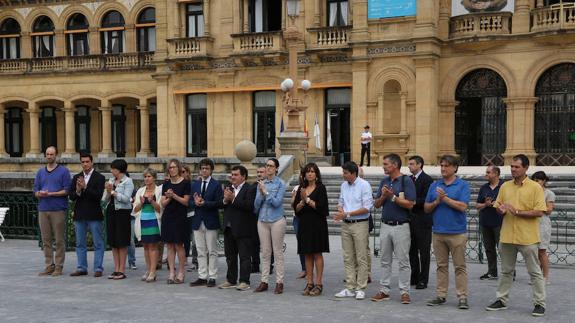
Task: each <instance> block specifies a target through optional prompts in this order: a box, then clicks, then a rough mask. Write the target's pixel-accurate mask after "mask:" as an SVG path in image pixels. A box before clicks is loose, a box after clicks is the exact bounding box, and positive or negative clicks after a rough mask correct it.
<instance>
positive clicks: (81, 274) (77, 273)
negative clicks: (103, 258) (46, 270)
mask: <svg viewBox="0 0 575 323" xmlns="http://www.w3.org/2000/svg"><path fill="white" fill-rule="evenodd" d="M86 275H88V272H87V271H80V270H76V271H74V272H72V273H71V274H70V276H72V277H78V276H86Z"/></svg>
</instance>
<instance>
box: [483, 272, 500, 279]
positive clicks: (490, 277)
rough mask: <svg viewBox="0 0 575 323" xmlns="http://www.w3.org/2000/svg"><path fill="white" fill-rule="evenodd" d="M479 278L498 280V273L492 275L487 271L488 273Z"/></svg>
mask: <svg viewBox="0 0 575 323" xmlns="http://www.w3.org/2000/svg"><path fill="white" fill-rule="evenodd" d="M479 279H481V280H486V279H489V280H496V279H497V275H492V274H490V273H487V274H485V275H483V276H481V277H479Z"/></svg>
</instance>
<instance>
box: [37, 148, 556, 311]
mask: <svg viewBox="0 0 575 323" xmlns="http://www.w3.org/2000/svg"><path fill="white" fill-rule="evenodd" d="M56 155H57V150H56V148H55V147H49V148H48V149H47V150H46V160H47V163H48V164H47V166H46V167H45V168H42V169H40V170H39V171H38V173H37V175H36V180H35V183H34V194H35V196H36V197H37V198H38V200H39V204H38V211H39V221H40V228H41V232H42V242H43V247H44V254H45V264H46V267H45V269H44V271H42V272H41V273H40V275H52V276H58V275H61V274H62V268H63V264H64V255H65V254H64V236H63V235H64V231H65V230H64V224H65V211H66V209H67V207H68V197H69V198H70V200H72V201H74V202H75V204H74V220H75V227H76V244H77V245H76V252H77V255H78V266H77V269H76V271H74V272H73V273H72V274H71V276H82V275H87V267H88V266H87V259H86V232H87V230H90V231H91V233H92V236H93V240H94V249H95V254H94V276H96V277H100V276H102V272H103V264H102V263H103V255H104V238H103V218H104V215H103V213H102V209H101V207H100V203H103V205H104V210H105V214H106V219H107V221H106V223H107V228H106V230H107V242H108V245H109V246H110V247H111V248H112V253H113V256H114V272H112V273H111V274H110V275H109V276H108V278H110V279H115V280H118V279H124V278H126V274H125V264H126V255H127V247H128V246H129V245H130V230H131V228H130V218H131V216H132V215H135V217H136V220H135V224H136V225H135V231H136V237H137V238H138V239H139V240H140V241H141V242H142V243H143V244H144V251H145V252H144V253H145V259H146V268H147V270H146V273H145V275H144V276H143V277H142V280H143V281H146V282H153V281H155V280H156V268H157V262H158V260H159V258H161V256H159V255H158V244H159V242H163V243H165V244H166V245H167V248H168V257H167V258H168V267H169V276H168V278H167V283H168V284H181V283H183V282H184V279H185V263H186V256H187V254H186V251H185V248H184V243H185V242H186V240H188V241H189V239H190V235H189V229H187V228H186V226H187V225H188V222H186V218H187V215H188V213H190V212H192V214H193V216H192V217H191V221H190V222H191V228H192V230H193V233H194V241H195V245H196V248H197V253H198V256H197V259H198V265H199V267H198V278H197V279H196V280H194V281H192V282H191V283H190V286H191V287H197V286H207V287H215V286H216V279H217V277H218V266H217V259H218V254H217V237H218V230H222V231H223V234H224V251H225V256H226V263H227V273H226V276H225V281H224V282H223V283H221V284H220V285H219V288H221V289H231V288H235V289H237V290H242V291H245V290H248V289H250V288H251V287H250V286H251V284H250V274H251V273H252V272H257V271H258V270H259V268H254V264H259V263H260V259H259V258H260V257H259V256H260V252H261V277H260V283H259V285H258V286H257V288H255V290H254V292H258V293H259V292H265V291H267V290H268V288H269V284H270V275H271V271H272V268H273V266H274V265H275V269H276V271H275V280H276V283H275V288H274V293H275V294H282V293H283V290H284V276H285V270H284V256H283V246H284V235H285V230H286V218H285V210H284V206H283V199H284V195H285V192H286V185H285V183H284V182H283V181H282V180H281V179H280V178H279V177H277V174H278V169H279V166H280V165H279V161H278V160H277V159H275V158H270V159H268V160H267V161H266V164H265V166H263V167H260V168H259V169H258V179H257V181H256V182H255V183H254V184H248V183H247V182H246V180H247V179H248V171H247V169H246V168H245V167H244V166H241V165H237V166H233V167H232V168H231V174H230V177H229V178H230V185H229V186H226V187H225V188H222V185H221V184H220V183H219V182H218V181H217V180H216V179H214V178H213V177H212V172H213V170H214V163H213V161H212V160H210V159H207V158H206V159H203V160H202V161H200V163H199V165H198V166H199V177H198V178H197V179H195V180H193V179H192V178H191V177H189V175H190V174H187V176H188V177H186V174H185V170H184V167H183V165H182V164H181V163H180V162H179V161H178V160H176V159H172V160H170V162H169V163H168V165H167V175H168V176H167V178H166V179H165V181H164V182H163V183H162V185H157V184H156V182H157V178H156V175H157V172H156V171H154V170H152V169H146V170H144V172H143V175H144V186H142V187H141V188H139V189H138V190H137V191H136V192H135V196H134V197H132V196H133V192H134V184H133V182H132V180H131V179H130V177H129V176H128V175H127V168H128V165H127V163H126V162H125V161H124V160H122V159H117V160H114V161H113V162H112V163H111V165H110V168H111V173H112V175H113V176H112V178H110V179H109V180H108V181H107V182H106V181H105V179H104V176H103V175H101V174H99V173H98V172H97V171H95V170H94V168H93V164H92V156H90V155H89V154H82V155H81V156H80V161H81V165H82V172H80V173H78V174H76V175H74V177H73V178H72V179H71V180H70V173H69V171H68V170H67V169H66V168H65V167H64V166H61V165H58V164H57V163H56ZM401 166H402V161H401V158H400V156H398V155H397V154H389V155H386V156H384V158H383V170H384V172H385V174H386V175H387V176H386V177H384V179H383V180H381V182H380V185H379V187H378V189H377V191H376V193H375V195H374V194H373V192H372V188H371V185H370V184H369V183H368V182H367V181H366V180H364V179H362V178H361V177H360V176H359V175H360V168H359V167H358V166H357V164H355V163H354V162H347V163H345V164H344V165H343V166H342V170H343V178H344V182H343V183H342V185H341V188H340V195H339V200H338V206H337V211H336V212H335V214H333V219H334V220H335V221H336V222H341V239H342V253H343V261H344V268H345V288H344V289H343V290H341V291H340V292H338V293H337V294H336V295H335V297H338V298H344V297H354V298H356V299H358V300H360V299H364V298H365V290H366V288H367V284H368V279H369V274H370V268H371V266H370V262H371V258H370V257H369V256H370V251H369V245H368V237H369V231H370V228H369V222H370V217H371V210H372V208H374V207H375V208H381V209H382V216H381V219H382V224H381V229H380V243H381V249H380V250H381V266H382V276H381V280H380V284H381V287H380V290H379V292H378V293H377V294H375V295H374V296H373V297H371V300H372V301H375V302H379V301H384V300H389V299H390V294H391V276H392V269H391V268H392V262H393V259H394V256H395V258H396V259H397V262H398V264H399V266H398V267H399V291H400V301H401V303H402V304H409V303H411V299H410V295H409V293H410V286H415V288H416V289H425V288H427V284H428V281H429V266H430V250H431V246H433V251H434V254H435V258H436V262H437V271H436V274H437V282H436V297H435V298H434V299H431V300H429V301H428V302H427V305H429V306H436V305H442V304H445V303H446V299H447V292H448V281H449V273H448V267H449V264H448V263H449V257H450V255H451V259H452V262H453V265H454V270H455V283H456V294H457V298H458V307H459V308H460V309H468V308H469V304H468V287H467V282H468V278H467V268H466V262H465V252H466V244H467V219H466V217H467V213H466V211H467V209H468V206H469V202H470V195H471V193H470V187H469V184H468V183H467V182H466V181H465V180H463V179H461V178H460V177H459V176H457V170H458V167H459V161H458V159H457V158H456V157H454V156H450V155H445V156H442V157H441V159H440V169H441V178H439V179H438V180H436V181H433V180H432V179H431V177H430V176H429V175H427V174H426V173H425V172H424V171H423V166H424V161H423V158H421V157H420V156H413V157H411V158H409V163H408V168H409V170H410V173H411V175H409V176H408V175H404V174H402V173H401ZM528 167H529V159H528V158H527V157H526V156H525V155H516V156H514V157H513V161H512V163H511V175H512V180H510V181H507V182H505V183H503V182H502V181H501V180H500V179H499V178H500V169H499V168H498V167H496V166H489V167H488V168H487V171H486V178H487V180H488V183H486V184H485V185H484V186H483V187H482V188H481V190H480V193H479V196H478V199H477V208H478V210H479V212H480V224H481V227H482V234H483V241H484V244H485V248H486V253H487V258H488V264H489V265H488V267H489V269H488V272H487V273H486V274H485V275H483V276H481V279H494V278H497V277H499V286H498V288H497V293H496V296H497V300H496V301H495V302H494V303H493V304H491V305H489V306H488V307H487V308H486V309H487V310H489V311H496V310H501V309H505V308H507V303H508V301H509V290H510V288H511V285H512V280H513V275H514V272H515V263H516V256H517V252H520V253H521V254H522V255H523V258H524V259H525V261H526V264H527V269H528V272H529V275H530V276H531V283H532V285H533V298H534V304H535V308H534V310H533V312H532V314H533V315H534V316H542V315H544V313H545V282H544V277H545V278H547V277H548V259H547V254H546V249H547V248H548V244H549V239H550V221H549V217H548V215H549V214H550V213H551V211H552V210H553V203H554V200H555V197H554V194H553V193H552V192H551V191H549V190H547V189H545V191H544V188H545V184H546V183H547V181H548V178H547V176H546V175H545V173H543V172H536V173H535V174H534V175H533V180H531V179H529V178H528V177H527V176H526V173H527V169H528ZM190 179H192V180H190ZM535 181H537V183H536V182H535ZM538 183H539V184H538ZM291 206H292V207H293V209H294V213H295V221H294V222H297V229H296V236H297V241H298V247H297V250H298V254H300V256H301V265H302V271H303V273H302V274H301V275H300V277H302V278H303V277H305V278H306V285H305V288H304V290H303V295H307V296H318V295H321V294H322V292H323V282H322V279H323V269H324V260H323V253H326V252H329V237H328V229H327V218H328V217H329V202H328V195H327V190H326V187H325V186H324V185H323V183H322V180H321V174H320V170H319V168H318V167H317V165H316V164H314V163H310V164H307V165H306V166H304V167H303V168H302V170H301V173H300V180H299V185H298V186H297V187H296V188H294V190H293V191H292V205H291ZM221 209H223V222H222V223H220V212H219V210H221ZM541 217H542V219H541V220H540V219H539V218H541ZM540 227H541V228H540ZM52 235H54V237H55V242H56V244H55V245H56V249H57V250H56V256H55V258H54V255H53V250H52ZM497 245H499V255H500V257H501V267H502V268H501V275H499V276H498V273H497V265H496V264H497V261H496V260H497V251H496V250H495V249H496V246H497ZM176 256H177V258H178V267H177V268H176ZM176 269H177V271H176Z"/></svg>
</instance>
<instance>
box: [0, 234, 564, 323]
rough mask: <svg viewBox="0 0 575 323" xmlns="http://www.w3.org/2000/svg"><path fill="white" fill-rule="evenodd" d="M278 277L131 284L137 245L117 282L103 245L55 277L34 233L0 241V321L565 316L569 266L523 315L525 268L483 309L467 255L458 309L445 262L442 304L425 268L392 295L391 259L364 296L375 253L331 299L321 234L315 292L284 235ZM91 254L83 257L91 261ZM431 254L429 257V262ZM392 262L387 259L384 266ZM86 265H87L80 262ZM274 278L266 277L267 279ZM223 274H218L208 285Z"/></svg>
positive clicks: (487, 292)
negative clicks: (383, 296) (352, 289)
mask: <svg viewBox="0 0 575 323" xmlns="http://www.w3.org/2000/svg"><path fill="white" fill-rule="evenodd" d="M286 242H287V250H286V253H285V255H286V279H285V292H284V294H283V295H274V294H273V292H272V290H273V287H274V285H273V284H271V286H270V287H271V289H272V290H270V291H269V292H267V293H261V294H255V293H253V292H252V290H250V291H247V292H240V291H236V290H219V289H217V288H206V287H195V288H190V287H188V282H190V281H191V279H195V278H196V273H187V277H186V284H182V285H166V283H165V280H166V278H167V272H166V270H162V271H160V272H159V275H158V281H157V282H156V283H149V284H147V283H144V282H141V281H140V280H139V279H140V276H141V275H143V273H144V271H145V270H144V263H143V249H142V248H138V249H137V265H138V270H135V271H132V270H128V272H127V275H128V278H127V279H126V280H121V281H112V280H108V279H106V277H105V276H106V274H109V273H110V272H111V271H112V269H113V263H112V255H111V252H106V258H105V262H104V264H105V275H104V277H102V278H94V277H92V276H91V274H92V273H91V272H90V275H89V276H82V277H70V276H69V274H70V273H71V272H72V271H74V269H75V263H76V259H75V258H76V256H75V253H73V252H68V253H67V254H66V266H65V268H64V275H63V276H61V277H38V276H37V273H38V272H39V271H40V270H41V269H42V264H43V260H42V253H41V251H40V249H39V248H38V247H37V242H35V241H24V240H6V242H0V322H210V323H211V322H292V323H293V322H350V323H356V322H466V323H472V322H473V323H475V322H521V323H523V322H575V307H574V306H573V298H574V297H575V292H574V291H575V280H574V279H573V274H574V273H575V270H574V268H565V267H563V268H552V269H551V284H550V285H548V286H547V292H548V294H547V304H548V305H547V313H546V316H545V317H542V318H535V317H532V316H531V310H532V304H531V286H529V285H528V280H529V279H528V275H527V272H526V270H525V267H524V266H522V265H519V267H518V271H517V281H516V282H515V284H514V286H513V289H512V291H511V301H510V304H509V309H508V310H506V311H499V312H487V311H485V310H484V308H485V306H487V305H489V304H490V303H491V302H492V301H493V300H494V296H495V289H496V285H497V282H496V281H480V280H479V279H478V277H479V276H481V275H482V274H483V273H484V272H485V270H486V265H484V264H476V263H472V264H469V265H468V272H469V289H470V295H469V303H470V306H471V308H470V309H469V310H467V311H465V310H459V309H457V308H456V305H457V300H456V297H455V295H454V294H455V285H454V280H453V269H452V268H450V271H451V272H450V278H451V280H450V290H449V292H450V295H449V297H448V302H447V304H446V305H443V306H439V307H428V306H426V305H425V301H426V300H428V299H430V298H432V297H433V296H434V286H435V269H434V266H435V265H434V263H432V272H431V275H430V276H431V277H430V283H429V288H428V289H426V290H412V291H411V298H412V303H411V304H410V305H402V304H400V302H399V292H398V288H397V267H394V275H393V280H392V286H393V291H392V293H391V300H390V301H386V302H380V303H374V302H371V301H370V300H369V297H370V296H372V295H373V294H375V293H376V292H377V291H378V283H377V277H379V274H380V272H381V269H380V267H379V258H375V257H374V258H373V276H374V278H375V279H374V282H373V283H372V284H370V285H369V287H368V290H367V293H366V294H367V295H366V296H367V298H366V299H365V300H363V301H356V300H355V299H345V300H338V299H336V298H335V297H333V295H334V294H335V293H336V292H338V291H339V290H340V289H342V288H343V283H342V278H343V276H344V273H343V260H342V256H341V247H340V239H339V237H338V236H332V237H330V242H331V246H330V247H331V250H332V252H331V253H329V254H326V255H325V268H326V269H325V275H324V295H322V296H320V297H315V298H312V297H304V296H301V295H300V294H301V290H302V289H303V287H304V285H305V282H304V280H301V279H296V278H295V277H296V275H297V274H298V273H299V269H300V268H299V259H298V257H297V255H296V254H295V251H296V241H295V237H294V236H293V235H287V236H286ZM91 259H92V254H91V253H90V254H89V256H88V260H89V262H90V266H91ZM432 262H433V260H432ZM394 265H395V264H394ZM90 269H91V268H90ZM225 269H226V265H225V259H224V258H220V262H219V270H220V277H224V275H225ZM273 279H274V276H272V277H271V280H270V281H272V282H273ZM221 282H223V278H220V279H218V283H221ZM251 283H252V287H253V288H255V286H257V284H258V283H259V274H258V275H252V281H251Z"/></svg>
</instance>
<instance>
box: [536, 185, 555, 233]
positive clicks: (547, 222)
mask: <svg viewBox="0 0 575 323" xmlns="http://www.w3.org/2000/svg"><path fill="white" fill-rule="evenodd" d="M547 202H553V203H555V193H553V191H551V190H549V189H547V188H546V189H545V203H547ZM550 216H551V214H543V216H542V217H541V222H540V224H539V228H540V230H541V231H543V230H544V229H547V228H551V218H550Z"/></svg>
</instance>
